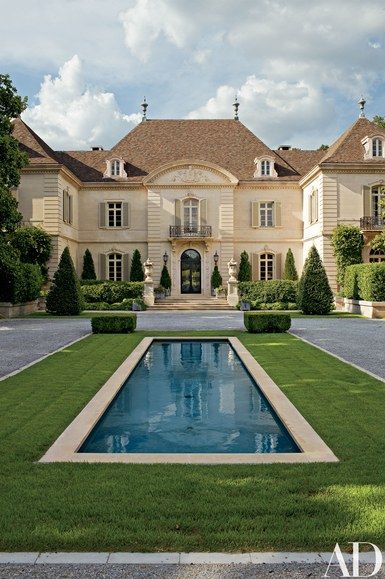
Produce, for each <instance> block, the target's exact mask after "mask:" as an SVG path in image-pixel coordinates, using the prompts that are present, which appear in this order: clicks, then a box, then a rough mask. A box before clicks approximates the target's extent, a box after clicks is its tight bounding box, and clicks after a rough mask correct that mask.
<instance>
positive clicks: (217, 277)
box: [211, 265, 222, 289]
mask: <svg viewBox="0 0 385 579" xmlns="http://www.w3.org/2000/svg"><path fill="white" fill-rule="evenodd" d="M221 285H222V276H221V274H220V273H219V269H218V266H217V265H215V266H214V269H213V273H212V274H211V287H212V288H214V289H218V288H219V287H221Z"/></svg>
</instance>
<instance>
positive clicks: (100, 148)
mask: <svg viewBox="0 0 385 579" xmlns="http://www.w3.org/2000/svg"><path fill="white" fill-rule="evenodd" d="M91 151H104V149H103V147H100V146H96V147H91Z"/></svg>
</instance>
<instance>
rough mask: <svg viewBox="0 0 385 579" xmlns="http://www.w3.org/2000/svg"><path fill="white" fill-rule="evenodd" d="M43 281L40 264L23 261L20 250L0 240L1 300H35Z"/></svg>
mask: <svg viewBox="0 0 385 579" xmlns="http://www.w3.org/2000/svg"><path fill="white" fill-rule="evenodd" d="M42 283H43V278H42V275H41V271H40V267H39V266H38V265H33V264H31V263H21V262H20V261H19V254H18V252H17V251H16V250H15V249H14V248H12V247H10V246H9V245H7V244H5V243H1V242H0V301H4V302H11V303H13V304H17V303H24V302H29V301H32V300H35V299H37V298H38V297H39V292H40V288H41V286H42Z"/></svg>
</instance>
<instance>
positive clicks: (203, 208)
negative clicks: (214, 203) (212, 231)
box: [199, 199, 207, 225]
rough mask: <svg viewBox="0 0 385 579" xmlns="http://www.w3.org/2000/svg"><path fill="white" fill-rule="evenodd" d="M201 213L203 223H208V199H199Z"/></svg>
mask: <svg viewBox="0 0 385 579" xmlns="http://www.w3.org/2000/svg"><path fill="white" fill-rule="evenodd" d="M199 213H200V222H201V225H207V199H201V200H200V201H199Z"/></svg>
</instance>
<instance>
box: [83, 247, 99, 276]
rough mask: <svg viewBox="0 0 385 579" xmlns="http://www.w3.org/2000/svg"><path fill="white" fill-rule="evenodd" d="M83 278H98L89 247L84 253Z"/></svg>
mask: <svg viewBox="0 0 385 579" xmlns="http://www.w3.org/2000/svg"><path fill="white" fill-rule="evenodd" d="M82 279H83V280H91V279H96V272H95V265H94V260H93V258H92V253H91V252H90V250H89V249H86V250H85V252H84V255H83V270H82Z"/></svg>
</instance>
